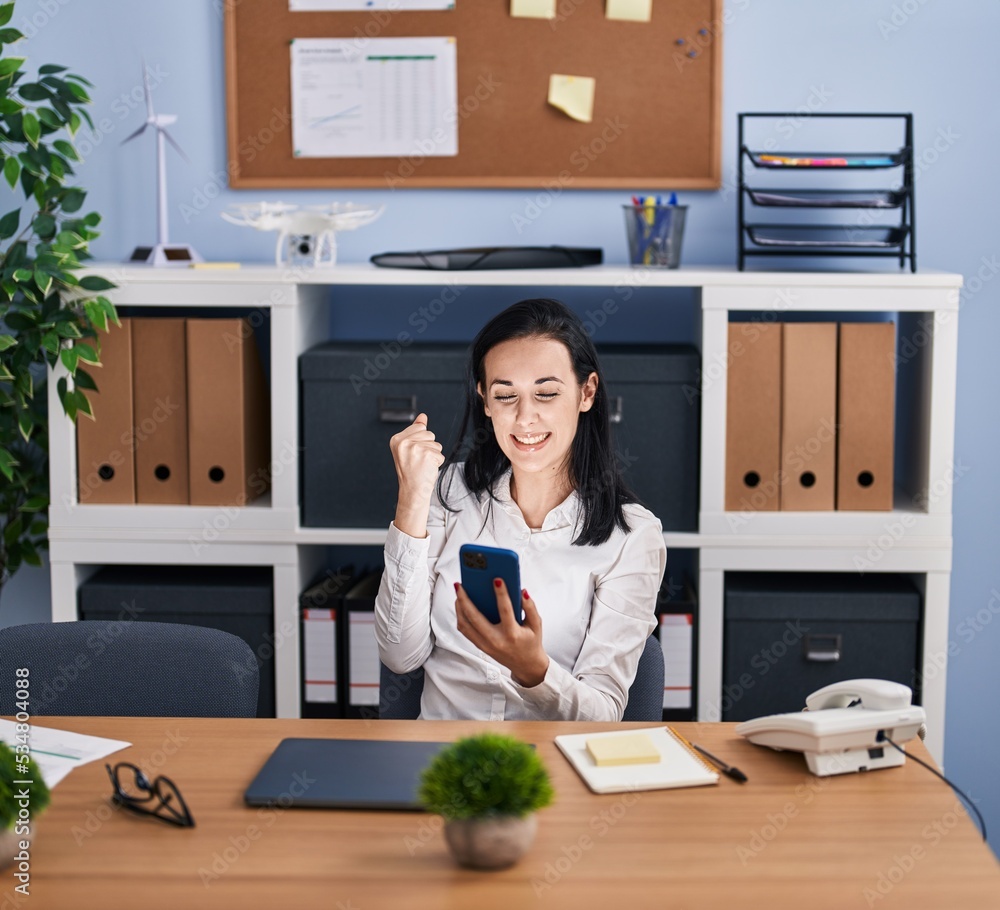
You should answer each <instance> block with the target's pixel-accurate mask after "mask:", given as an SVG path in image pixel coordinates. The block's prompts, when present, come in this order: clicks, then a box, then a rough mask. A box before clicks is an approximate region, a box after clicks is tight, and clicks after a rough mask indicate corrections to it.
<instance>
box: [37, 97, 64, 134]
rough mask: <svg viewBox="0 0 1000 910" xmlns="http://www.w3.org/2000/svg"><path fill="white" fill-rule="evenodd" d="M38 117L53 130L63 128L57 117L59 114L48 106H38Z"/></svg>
mask: <svg viewBox="0 0 1000 910" xmlns="http://www.w3.org/2000/svg"><path fill="white" fill-rule="evenodd" d="M41 100H44V99H41ZM38 119H39V120H41V121H42V123H44V124H45V125H46V126H47V127H51V128H52V129H54V130H61V129H62V128H63V122H62V120H60V119H59V115H58V114H57V113H56V112H55V111H54V110H52V108H50V107H40V108H38Z"/></svg>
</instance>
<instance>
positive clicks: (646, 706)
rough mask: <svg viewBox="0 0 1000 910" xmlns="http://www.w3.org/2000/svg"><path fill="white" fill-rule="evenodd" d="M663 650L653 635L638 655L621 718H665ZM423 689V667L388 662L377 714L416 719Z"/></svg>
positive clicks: (383, 667)
mask: <svg viewBox="0 0 1000 910" xmlns="http://www.w3.org/2000/svg"><path fill="white" fill-rule="evenodd" d="M663 675H664V670H663V651H662V650H661V648H660V642H659V639H657V638H656V637H655V636H653V635H650V636H649V638H647V639H646V644H645V646H644V647H643V649H642V654H641V655H640V656H639V666H638V667H637V668H636V671H635V680H634V681H633V682H632V685H631V687H630V688H629V690H628V703H627V704H626V705H625V714H624V715H623V716H622V720H623V721H624V720H636V721H650V722H656V723H658V722H659V721H661V720H663ZM423 690H424V671H423V669H422V668H421V669H419V670H414V671H413V672H412V673H393V672H392V670H390V669H389V668H388V667H386V665H385V664H382V665H381V671H380V673H379V690H378V692H379V704H378V716H379V718H381V719H383V720H414V719H415V718H416V717H417V716H418V715H419V714H420V695H421V693H422V692H423Z"/></svg>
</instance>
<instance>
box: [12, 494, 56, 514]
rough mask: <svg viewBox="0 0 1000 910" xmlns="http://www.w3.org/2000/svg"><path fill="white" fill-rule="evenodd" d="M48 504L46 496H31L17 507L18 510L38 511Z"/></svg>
mask: <svg viewBox="0 0 1000 910" xmlns="http://www.w3.org/2000/svg"><path fill="white" fill-rule="evenodd" d="M48 504H49V497H48V496H32V497H31V498H30V499H28V500H27V501H26V502H24V503H23V504H22V505H21V507H20V508H19V509H18V511H19V512H40V511H41V510H42V509H44V508H45V507H46V506H47V505H48Z"/></svg>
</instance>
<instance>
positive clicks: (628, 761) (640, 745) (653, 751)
mask: <svg viewBox="0 0 1000 910" xmlns="http://www.w3.org/2000/svg"><path fill="white" fill-rule="evenodd" d="M587 751H588V752H589V753H590V757H591V758H593V759H594V761H595V762H596V763H597V764H598V765H601V766H608V765H655V764H656V763H657V762H659V761H660V750H659V749H657V748H656V746H654V745H653V741H652V740H651V739H650V738H649V737H648V736H646V734H645V733H633V734H632V735H631V736H605V737H596V736H595V737H594V738H593V739H588V740H587Z"/></svg>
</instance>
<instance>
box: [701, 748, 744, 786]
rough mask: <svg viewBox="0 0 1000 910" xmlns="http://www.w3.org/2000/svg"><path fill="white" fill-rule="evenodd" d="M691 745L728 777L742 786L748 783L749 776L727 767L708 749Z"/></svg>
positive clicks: (729, 766)
mask: <svg viewBox="0 0 1000 910" xmlns="http://www.w3.org/2000/svg"><path fill="white" fill-rule="evenodd" d="M691 745H692V746H693V747H694V748H695V749H697V750H698V751H699V752H700V753H701V754H702V755H704V756H705V758H707V759H708V760H709V761H710V762H711V763H712V764H713V765H715V766H716V767H717V768H718V769H719V770H720V771H721V772H722V773H723V774H725V775H726V777H731V778H732V779H733V780H735V781H739V782H740V783H741V784H745V783H746V782H747V776H746V775H745V774H744V773H743V772H742V771H741V770H740V769H739V768H734V767H733V766H732V765H727V764H726V763H725V762H724V761H723V760H722V759H721V758H716V757H715V756H714V755H713V754H712V753H711V752H709V751H708V749H703V748H702V747H701V746H699V745H698V744H697V743H691Z"/></svg>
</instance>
